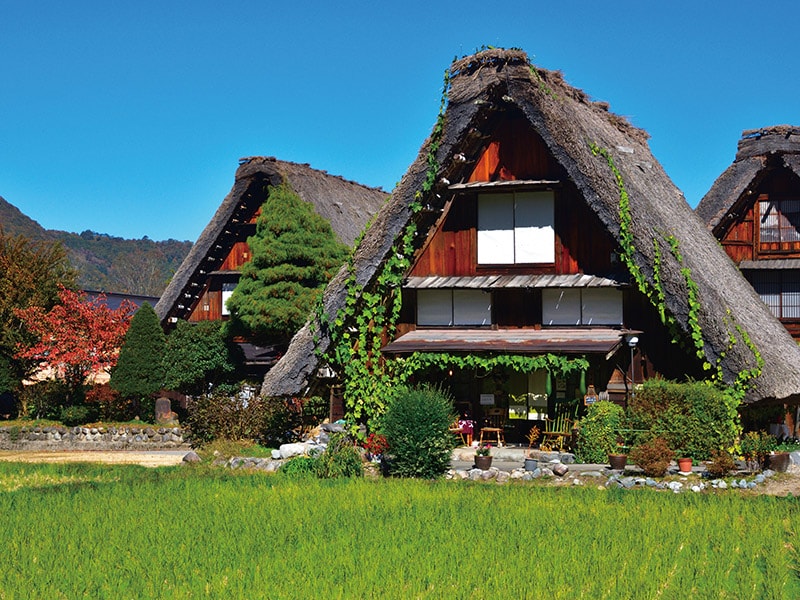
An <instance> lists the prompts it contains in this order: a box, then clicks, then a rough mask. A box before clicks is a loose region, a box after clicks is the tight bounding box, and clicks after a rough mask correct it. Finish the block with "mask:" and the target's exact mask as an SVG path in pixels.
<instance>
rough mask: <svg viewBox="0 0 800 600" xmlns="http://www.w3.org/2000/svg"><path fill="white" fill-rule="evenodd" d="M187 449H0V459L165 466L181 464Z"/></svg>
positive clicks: (33, 461)
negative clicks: (26, 450)
mask: <svg viewBox="0 0 800 600" xmlns="http://www.w3.org/2000/svg"><path fill="white" fill-rule="evenodd" d="M187 452H188V450H146V451H145V450H142V451H136V450H118V451H115V452H102V451H96V452H91V451H88V452H87V451H55V452H30V451H28V452H18V451H12V450H3V451H0V460H3V461H12V462H32V463H41V462H52V463H66V462H94V463H105V464H115V465H142V466H144V467H167V466H172V465H179V464H181V460H182V459H183V457H184V456H185V455H186V453H187Z"/></svg>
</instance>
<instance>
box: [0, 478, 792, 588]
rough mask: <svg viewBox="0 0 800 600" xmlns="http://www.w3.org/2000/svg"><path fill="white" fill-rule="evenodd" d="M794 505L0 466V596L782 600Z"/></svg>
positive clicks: (441, 484)
mask: <svg viewBox="0 0 800 600" xmlns="http://www.w3.org/2000/svg"><path fill="white" fill-rule="evenodd" d="M799 513H800V509H799V506H798V501H797V499H795V498H791V497H789V498H775V497H769V496H752V495H748V494H741V493H737V492H734V491H732V490H729V491H727V492H725V493H719V494H691V493H685V494H671V493H664V492H654V491H650V490H598V489H595V488H588V487H587V488H578V487H575V488H549V487H541V486H536V485H529V484H519V485H517V484H514V485H505V486H498V485H496V484H486V483H468V482H448V481H436V482H429V481H411V480H359V481H352V480H345V481H321V480H317V479H313V478H312V479H294V480H292V479H289V478H286V477H284V476H281V475H265V474H262V473H248V474H244V473H240V472H231V471H227V470H222V469H217V470H213V469H210V468H204V467H200V468H190V467H174V468H159V469H147V468H143V467H135V466H107V465H106V466H103V465H88V464H36V465H31V464H20V463H2V464H0V549H2V550H1V551H2V553H3V556H2V560H1V561H0V598H26V599H27V598H84V597H87V598H111V597H115V598H116V597H124V598H134V597H135V598H304V597H318V598H377V597H380V598H485V597H492V598H514V597H518V598H553V599H558V598H592V599H599V598H609V599H617V598H620V599H625V598H648V599H650V598H681V599H683V598H689V597H694V598H703V599H707V598H735V599H737V600H740V599H743V598H752V599H764V598H775V599H777V598H792V599H794V598H798V597H800V579H799V578H798V568H800V557H798V550H797V548H798V540H797V523H798V520H799V519H798V517H800V514H799Z"/></svg>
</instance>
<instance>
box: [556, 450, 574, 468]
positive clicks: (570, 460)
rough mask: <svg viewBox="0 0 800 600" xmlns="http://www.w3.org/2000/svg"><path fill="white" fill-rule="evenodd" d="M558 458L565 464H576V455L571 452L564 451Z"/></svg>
mask: <svg viewBox="0 0 800 600" xmlns="http://www.w3.org/2000/svg"><path fill="white" fill-rule="evenodd" d="M558 459H559V460H560V461H561V462H562V463H563V464H565V465H574V464H575V455H574V454H572V453H571V452H562V453H561V454H559V456H558Z"/></svg>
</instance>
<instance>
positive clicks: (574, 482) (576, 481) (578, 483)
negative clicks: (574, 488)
mask: <svg viewBox="0 0 800 600" xmlns="http://www.w3.org/2000/svg"><path fill="white" fill-rule="evenodd" d="M572 485H583V482H582V481H581V480H580V479H578V478H577V477H576V478H575V479H573V480H572Z"/></svg>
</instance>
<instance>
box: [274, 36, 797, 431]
mask: <svg viewBox="0 0 800 600" xmlns="http://www.w3.org/2000/svg"><path fill="white" fill-rule="evenodd" d="M448 73H449V79H448V81H447V84H446V86H445V89H446V93H447V98H446V102H445V101H444V100H443V107H444V108H443V110H442V112H441V113H440V116H439V119H438V120H437V122H436V125H435V127H434V129H433V133H432V134H431V136H430V138H429V139H428V140H426V142H425V143H424V144H423V146H422V148H421V150H420V152H419V155H418V158H417V159H416V161H415V162H414V163H413V164H412V165H411V166H410V168H409V170H408V172H407V173H406V175H405V176H404V177H403V179H402V180H401V182H400V183H399V184H398V186H397V188H396V189H395V191H394V192H393V194H392V196H391V198H390V200H389V202H388V203H387V204H386V205H385V206H384V207H383V208H382V209H381V211H380V212H379V213H378V214H377V216H376V217H375V220H374V223H373V224H372V226H371V227H370V229H369V230H368V231H367V232H366V235H365V236H364V238H363V240H362V241H361V243H360V244H359V246H358V247H357V248H356V250H355V252H354V255H353V258H352V261H351V263H350V264H348V265H346V266H345V267H343V268H342V269H341V271H340V272H339V273H338V274H337V275H336V276H335V277H334V279H333V280H332V281H331V282H330V284H329V285H328V287H327V289H326V290H325V293H324V298H323V306H322V309H321V311H320V312H319V313H318V314H317V315H316V316H315V317H314V318H313V319H312V320H311V321H310V322H309V323H308V324H307V325H306V326H305V327H304V328H303V329H302V330H301V331H299V332H298V333H297V335H295V337H294V339H293V340H292V342H291V344H290V346H289V348H288V350H287V352H286V354H285V355H284V356H283V357H282V358H281V359H280V360H279V361H278V363H277V364H276V365H275V367H273V368H272V369H271V370H270V371H269V372H268V373H267V374H266V376H265V378H264V383H263V386H262V391H261V393H262V394H264V395H270V396H292V395H304V394H309V393H320V391H321V390H330V393H331V398H332V407H333V410H332V412H333V414H334V415H335V413H336V412H337V405H338V410H339V412H344V411H347V410H348V409H350V410H352V407H353V406H356V405H357V404H358V402H363V399H360V400H359V399H356V400H349V399H348V393H355V392H351V390H349V389H348V386H354V383H353V381H351V380H348V374H347V373H348V369H350V368H352V364H353V363H358V362H359V361H361V362H362V363H363V365H364V366H365V368H366V369H367V370H370V369H372V371H373V372H381V373H385V372H387V370H389V369H390V368H391V365H392V364H394V365H415V366H416V370H415V372H414V374H413V376H412V380H414V381H425V380H428V381H434V382H438V383H440V384H443V385H445V386H447V387H448V388H449V389H450V390H451V391H452V393H453V395H454V397H455V399H456V401H457V403H458V407H459V410H460V411H462V412H465V413H469V414H470V415H471V416H473V417H474V418H478V419H480V418H482V417H484V416H486V415H487V414H488V413H489V412H490V409H494V410H495V411H497V409H500V411H497V412H501V413H502V414H503V416H504V417H505V419H506V420H507V424H508V426H510V427H509V429H510V433H511V435H514V434H515V432H516V434H517V435H520V434H521V432H524V431H527V430H528V428H529V427H530V425H531V422H535V421H537V420H540V419H542V418H543V417H544V416H546V415H548V414H549V415H552V414H553V413H554V412H555V411H556V410H557V409H558V406H559V405H560V404H564V403H579V402H580V401H581V400H583V399H586V400H587V401H591V399H593V398H588V399H587V398H586V396H587V394H590V393H593V394H596V395H597V397H600V398H605V397H608V398H609V399H612V400H616V401H618V402H624V401H625V399H626V397H627V395H628V394H630V393H631V391H632V387H633V386H634V385H635V384H638V383H639V382H641V381H643V380H645V379H647V378H651V377H657V376H663V377H667V378H683V377H685V376H690V377H697V378H702V377H705V376H707V375H708V373H709V372H713V373H716V374H717V376H718V377H720V378H721V379H722V380H723V381H725V382H729V383H730V382H733V381H734V380H735V379H736V377H737V376H738V375H739V374H740V373H742V372H745V371H750V370H758V365H759V364H761V363H762V361H763V366H762V367H761V368H760V370H758V373H759V374H758V376H757V377H755V378H754V379H752V381H751V382H750V385H749V387H748V391H747V396H746V400H745V401H746V402H756V401H767V400H772V401H779V402H790V403H791V402H796V401H797V400H798V394H800V367H799V365H800V350H798V346H797V344H796V343H795V342H794V341H793V340H792V338H791V337H790V336H789V335H788V333H787V332H786V330H785V329H784V328H783V327H782V326H781V324H780V323H779V322H778V321H777V320H776V319H775V318H774V317H773V315H772V314H771V313H770V311H769V309H768V308H767V307H766V306H765V304H764V303H763V302H762V301H761V300H760V299H759V297H758V295H757V294H756V293H754V291H753V289H752V288H751V286H750V285H749V284H748V282H747V281H746V280H745V278H744V277H742V275H741V273H740V272H739V270H738V269H737V268H736V266H735V265H734V264H733V263H732V262H731V260H730V259H729V257H728V256H727V255H726V253H725V251H724V250H723V249H722V248H721V247H720V246H719V245H718V244H717V242H716V240H715V239H714V238H713V237H712V236H711V234H710V233H709V232H708V231H707V230H706V228H705V226H704V224H703V223H702V222H701V221H700V219H699V218H698V217H697V216H696V215H695V214H694V212H693V211H692V210H691V208H690V207H689V206H688V204H687V203H686V201H685V199H684V197H683V195H682V194H681V193H680V191H679V190H678V189H677V188H676V187H675V185H674V184H673V183H672V182H671V181H670V179H669V177H668V176H667V175H666V173H665V172H664V170H663V169H662V167H661V166H660V165H659V163H658V161H657V160H656V159H655V158H654V157H653V155H652V154H651V152H650V150H649V148H648V145H647V137H648V136H647V134H646V133H645V132H644V131H642V130H641V129H638V128H636V127H634V126H632V125H631V124H630V123H629V122H627V121H626V120H625V119H624V118H621V117H619V116H617V115H614V114H613V113H611V112H610V111H609V107H608V105H607V104H605V103H598V102H593V101H591V100H590V99H589V97H588V96H587V95H586V94H585V93H583V92H582V91H580V90H577V89H575V88H573V87H571V86H570V85H568V84H567V83H566V82H565V81H564V79H563V77H562V76H561V74H560V73H558V72H553V71H548V70H544V69H540V68H538V67H536V66H534V65H532V64H531V63H530V61H529V60H528V57H527V55H526V54H525V53H524V52H522V51H519V50H495V49H492V50H488V51H484V52H480V53H478V54H475V55H473V56H469V57H466V58H463V59H461V60H457V61H456V62H454V63H453V65H452V66H451V69H450V70H449V72H448ZM398 273H399V275H398ZM393 302H394V303H395V304H392V303H393ZM380 306H383V307H385V310H380V309H379V308H376V307H380ZM391 306H396V307H397V308H396V309H395V310H393V309H391V308H390V307H391ZM365 311H369V314H368V318H365V314H366V313H365ZM387 314H388V315H391V316H389V317H386V316H385V315H387ZM364 330H368V331H367V332H366V333H365V331H364ZM370 340H372V341H370ZM375 340H377V341H375ZM370 345H372V347H371V349H370V348H368V346H370ZM343 348H344V349H345V350H348V351H349V355H348V353H347V352H344V353H343V352H342V349H343ZM337 357H338V359H337ZM493 412H494V411H493ZM515 425H516V426H515Z"/></svg>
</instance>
